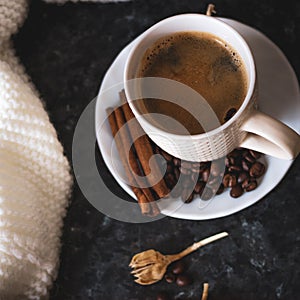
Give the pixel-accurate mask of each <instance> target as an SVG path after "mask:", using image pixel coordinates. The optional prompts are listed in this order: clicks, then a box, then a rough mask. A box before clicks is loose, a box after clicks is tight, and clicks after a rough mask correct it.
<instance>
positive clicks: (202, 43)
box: [136, 31, 248, 134]
mask: <svg viewBox="0 0 300 300" xmlns="http://www.w3.org/2000/svg"><path fill="white" fill-rule="evenodd" d="M136 77H162V78H168V79H172V80H176V81H179V82H181V83H183V84H186V85H187V86H189V87H191V88H193V89H194V90H195V91H197V92H198V93H200V94H201V95H202V97H204V98H205V99H206V101H207V102H208V103H209V105H210V106H211V107H212V109H213V111H214V112H215V114H216V115H217V117H218V119H219V121H220V123H221V124H223V123H225V121H226V114H227V112H228V111H229V110H230V109H232V108H235V109H236V110H238V109H239V107H240V106H241V105H242V103H243V101H244V99H245V96H246V94H247V88H248V77H247V73H246V68H245V65H244V63H243V61H242V59H241V57H240V56H239V54H238V53H237V52H236V51H235V50H234V49H233V48H232V47H231V46H229V45H228V44H227V43H226V42H225V41H223V40H221V39H220V38H218V37H216V36H215V35H213V34H210V33H204V32H196V31H186V32H177V33H174V34H172V35H169V36H166V37H163V38H161V39H159V40H157V41H156V42H155V43H154V44H153V45H152V46H151V47H149V48H148V49H147V50H146V51H145V53H144V55H143V58H142V60H141V62H140V64H139V67H138V70H137V74H136ZM139 107H140V110H141V112H142V113H159V114H163V115H166V116H169V117H171V118H174V119H175V120H176V121H178V122H180V123H181V124H182V125H183V126H184V127H185V128H186V129H187V130H188V131H189V132H190V134H198V133H203V132H204V130H203V128H202V126H201V124H200V123H201V120H199V121H200V123H199V121H198V120H196V119H195V117H193V116H192V115H191V114H190V113H189V112H188V111H187V110H185V109H184V107H185V104H184V102H182V103H177V105H176V104H174V103H173V102H169V101H164V100H160V99H149V98H147V99H142V100H141V102H140V105H139ZM195 109H197V107H195ZM153 122H154V123H155V124H156V125H158V126H159V127H161V128H162V129H164V130H167V131H169V132H172V133H178V134H181V132H178V130H179V131H180V128H177V127H176V126H174V123H172V124H169V121H167V120H165V121H164V118H156V119H153ZM182 134H184V133H182Z"/></svg>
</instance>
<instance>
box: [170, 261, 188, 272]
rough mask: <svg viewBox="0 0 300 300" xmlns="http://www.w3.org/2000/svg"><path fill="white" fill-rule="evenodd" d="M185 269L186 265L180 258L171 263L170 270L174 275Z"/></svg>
mask: <svg viewBox="0 0 300 300" xmlns="http://www.w3.org/2000/svg"><path fill="white" fill-rule="evenodd" d="M185 269H186V265H185V263H184V262H183V261H182V260H178V261H176V262H174V263H173V264H172V265H171V271H172V273H173V274H175V275H178V274H181V273H183V272H184V271H185Z"/></svg>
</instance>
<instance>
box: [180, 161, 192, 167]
mask: <svg viewBox="0 0 300 300" xmlns="http://www.w3.org/2000/svg"><path fill="white" fill-rule="evenodd" d="M181 167H182V168H185V169H191V168H192V164H191V163H190V162H188V161H182V162H181Z"/></svg>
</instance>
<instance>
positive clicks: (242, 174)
mask: <svg viewBox="0 0 300 300" xmlns="http://www.w3.org/2000/svg"><path fill="white" fill-rule="evenodd" d="M249 177H250V176H249V173H247V172H245V171H242V172H240V173H239V174H238V180H237V181H238V183H243V182H244V181H245V180H246V179H248V178H249Z"/></svg>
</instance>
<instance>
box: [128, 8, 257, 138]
mask: <svg viewBox="0 0 300 300" xmlns="http://www.w3.org/2000/svg"><path fill="white" fill-rule="evenodd" d="M185 18H199V20H200V19H201V18H203V20H204V19H208V18H209V20H210V22H215V24H218V26H220V25H221V26H223V27H224V28H227V30H229V31H230V32H231V34H233V35H234V36H235V38H236V39H237V40H238V42H239V43H240V44H241V45H242V47H243V48H244V50H245V52H246V55H247V57H248V60H249V66H250V67H249V70H248V71H247V77H248V87H247V94H246V96H245V98H244V100H243V103H242V105H241V106H240V107H239V109H238V110H237V112H236V113H235V114H234V116H233V117H232V118H230V120H228V121H226V122H225V123H224V124H222V125H220V126H218V127H217V128H215V129H212V130H210V131H207V132H204V133H198V134H176V133H171V132H168V131H165V130H163V129H161V128H159V127H157V126H155V125H154V124H152V123H151V122H149V121H148V120H147V119H146V118H143V122H145V123H147V126H148V127H149V128H150V129H151V130H154V131H156V132H160V133H161V134H167V135H168V136H170V137H176V138H177V139H185V138H186V137H189V138H195V139H196V138H201V137H203V138H207V137H209V136H212V135H214V134H216V133H219V132H220V131H223V130H224V129H226V128H227V127H229V126H230V125H231V124H232V123H233V122H235V121H236V120H237V119H238V118H239V117H240V115H241V114H242V113H243V111H244V109H245V108H246V107H247V105H248V103H249V102H250V100H251V98H252V96H253V92H254V89H255V81H256V67H255V62H254V57H253V54H252V51H251V49H250V48H249V46H248V44H247V42H246V41H245V39H244V38H243V37H242V36H241V34H240V33H238V32H237V31H236V30H235V29H234V28H233V27H232V26H230V25H228V24H227V23H225V22H224V21H222V20H220V19H218V18H216V17H213V16H207V15H203V14H190V13H189V14H180V15H175V16H172V17H168V18H166V19H163V20H161V21H159V22H158V23H156V24H154V25H153V26H151V27H150V28H148V29H147V30H146V31H144V32H143V33H142V34H141V35H140V36H139V37H138V40H137V42H136V44H135V45H134V46H133V47H132V49H131V50H130V52H129V55H128V58H127V60H126V63H125V68H124V87H125V93H126V96H127V99H128V103H129V106H130V107H131V109H132V111H133V113H134V115H135V116H137V115H138V116H139V117H140V118H142V116H143V114H142V113H140V112H139V111H138V109H136V108H135V105H134V104H133V103H132V102H133V101H135V100H131V99H130V95H128V90H129V88H127V87H128V81H130V80H132V79H134V78H130V74H129V72H130V71H131V69H130V64H131V62H132V58H133V57H134V55H135V54H136V51H138V48H139V46H140V44H141V43H142V42H143V41H144V39H146V38H147V36H148V35H149V34H150V33H152V32H153V31H155V30H157V29H158V28H159V27H160V26H162V25H164V24H166V23H168V22H173V21H174V20H176V19H185ZM180 31H183V30H178V31H172V32H170V34H172V33H175V32H180ZM184 31H189V30H184ZM190 31H199V30H196V29H193V28H191V29H190ZM199 32H202V31H199ZM203 32H204V31H203ZM211 33H212V34H214V35H215V36H217V37H220V36H219V35H218V34H216V33H213V32H211ZM220 38H221V39H222V40H224V39H223V38H222V37H220ZM228 44H229V45H230V46H231V44H230V43H228ZM231 47H232V48H233V49H235V47H233V46H231ZM235 50H236V49H235ZM237 52H238V53H239V51H237ZM239 54H240V53H239ZM242 59H243V58H242ZM243 63H244V64H245V62H244V59H243Z"/></svg>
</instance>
